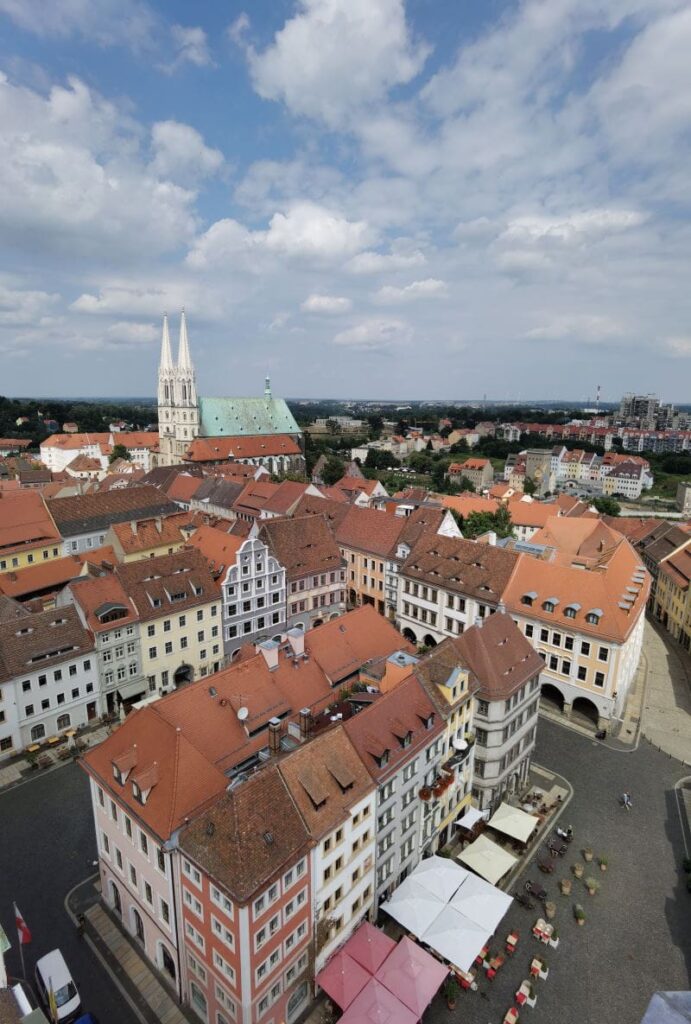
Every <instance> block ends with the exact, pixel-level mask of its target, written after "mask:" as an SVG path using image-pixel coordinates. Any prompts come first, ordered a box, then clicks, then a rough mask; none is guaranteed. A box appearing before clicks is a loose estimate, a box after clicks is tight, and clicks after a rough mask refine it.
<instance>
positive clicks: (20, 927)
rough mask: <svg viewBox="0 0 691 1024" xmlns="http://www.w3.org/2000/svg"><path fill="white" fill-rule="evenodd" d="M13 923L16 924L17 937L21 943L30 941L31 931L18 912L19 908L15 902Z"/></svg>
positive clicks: (24, 943)
mask: <svg viewBox="0 0 691 1024" xmlns="http://www.w3.org/2000/svg"><path fill="white" fill-rule="evenodd" d="M14 923H15V924H16V926H17V938H18V939H19V941H20V942H21V944H22V945H23V946H25V945H26V944H27V942H31V932H30V931H29V926H28V925H27V923H26V921H25V920H24V918H23V917H22V915H21V914H20V913H19V908H18V907H17V904H16V903H15V904H14Z"/></svg>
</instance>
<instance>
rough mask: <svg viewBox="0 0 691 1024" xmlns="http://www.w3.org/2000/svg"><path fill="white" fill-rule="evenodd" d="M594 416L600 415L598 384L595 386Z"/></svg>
mask: <svg viewBox="0 0 691 1024" xmlns="http://www.w3.org/2000/svg"><path fill="white" fill-rule="evenodd" d="M595 414H596V415H598V416H599V414H600V385H599V384H598V386H597V392H596V397H595Z"/></svg>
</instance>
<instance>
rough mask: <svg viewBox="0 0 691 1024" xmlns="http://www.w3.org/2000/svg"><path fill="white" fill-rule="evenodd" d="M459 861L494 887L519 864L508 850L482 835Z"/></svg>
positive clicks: (461, 855) (466, 849) (464, 852)
mask: <svg viewBox="0 0 691 1024" xmlns="http://www.w3.org/2000/svg"><path fill="white" fill-rule="evenodd" d="M458 859H459V860H460V861H461V862H462V863H463V864H467V866H468V867H469V868H471V869H472V870H473V871H474V872H475V873H476V874H478V875H480V876H481V877H482V878H486V879H487V881H488V882H491V883H492V885H496V883H497V882H498V881H499V879H500V878H503V877H504V875H505V874H506V873H507V871H510V870H511V868H512V867H513V866H514V864H516V863H517V862H518V857H513V856H512V855H511V854H510V853H507V852H506V850H502V848H501V846H497V844H496V843H493V842H492V840H491V839H488V838H487V836H486V835H481V836H480V838H479V839H476V840H475V842H474V843H471V844H470V846H467V847H466V848H465V850H464V851H463V853H462V854H460V856H459V858H458Z"/></svg>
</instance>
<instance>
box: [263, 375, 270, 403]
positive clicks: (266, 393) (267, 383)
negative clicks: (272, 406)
mask: <svg viewBox="0 0 691 1024" xmlns="http://www.w3.org/2000/svg"><path fill="white" fill-rule="evenodd" d="M264 398H271V380H270V379H269V375H268V373H267V375H266V377H265V379H264Z"/></svg>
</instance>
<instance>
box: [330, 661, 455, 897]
mask: <svg viewBox="0 0 691 1024" xmlns="http://www.w3.org/2000/svg"><path fill="white" fill-rule="evenodd" d="M390 661H393V667H394V669H396V668H398V667H399V656H398V655H393V656H392V659H387V662H386V663H385V665H386V667H387V668H388V667H389V662H390ZM404 661H405V665H406V667H407V671H408V672H410V671H411V669H412V667H413V665H414V664H415V662H416V659H414V658H410V659H404ZM390 674H391V673H388V672H385V674H384V675H383V677H382V679H381V681H380V687H381V688H382V696H381V697H379V698H378V699H377V700H376V701H375V702H374V703H373V704H372V705H371V706H370V707H368V708H366V709H365V711H364V712H361V713H360V714H357V715H355V716H354V717H353V718H351V719H350V720H349V721H348V722H346V724H345V725H344V729H345V731H346V733H347V734H348V737H349V738H350V741H351V743H352V744H353V746H354V747H355V749H356V750H357V752H358V754H359V755H360V758H361V760H362V762H363V763H364V765H365V766H366V768H367V770H368V772H369V774H370V776H371V777H372V780H373V782H374V784H375V785H376V787H377V789H376V808H375V822H376V857H375V868H376V886H375V896H376V900H375V906H376V907H377V908H378V907H379V905H380V904H381V903H382V902H383V901H384V900H385V899H387V898H388V897H389V895H390V894H391V892H392V891H393V890H394V889H395V888H396V886H398V885H399V884H400V882H402V881H403V879H404V878H405V877H406V876H407V875H408V873H409V872H410V871H412V869H413V868H414V867H415V866H416V865H417V864H418V863H419V861H420V859H421V857H422V853H423V849H424V847H423V821H424V820H425V818H424V815H423V806H424V805H423V802H422V800H421V799H420V795H419V794H420V790H421V789H422V788H423V787H427V789H429V791H430V793H431V790H432V787H433V786H434V785H435V784H437V783H438V780H439V778H440V777H441V762H442V743H441V740H440V737H441V736H442V734H443V732H444V722H443V719H442V718H441V716H440V715H438V714H437V712H436V711H435V707H434V705H433V703H432V701H431V700H430V698H429V696H428V695H427V693H426V691H425V689H424V687H423V686H422V684H421V683H420V682H419V681H418V680H417V679H416V678H415V676H414V675H410V676H408V678H407V679H404V680H403V681H398V680H397V678H396V676H394V688H392V689H391V690H390V691H389V692H388V693H387V692H384V690H385V689H386V686H387V683H388V682H389V676H390Z"/></svg>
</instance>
